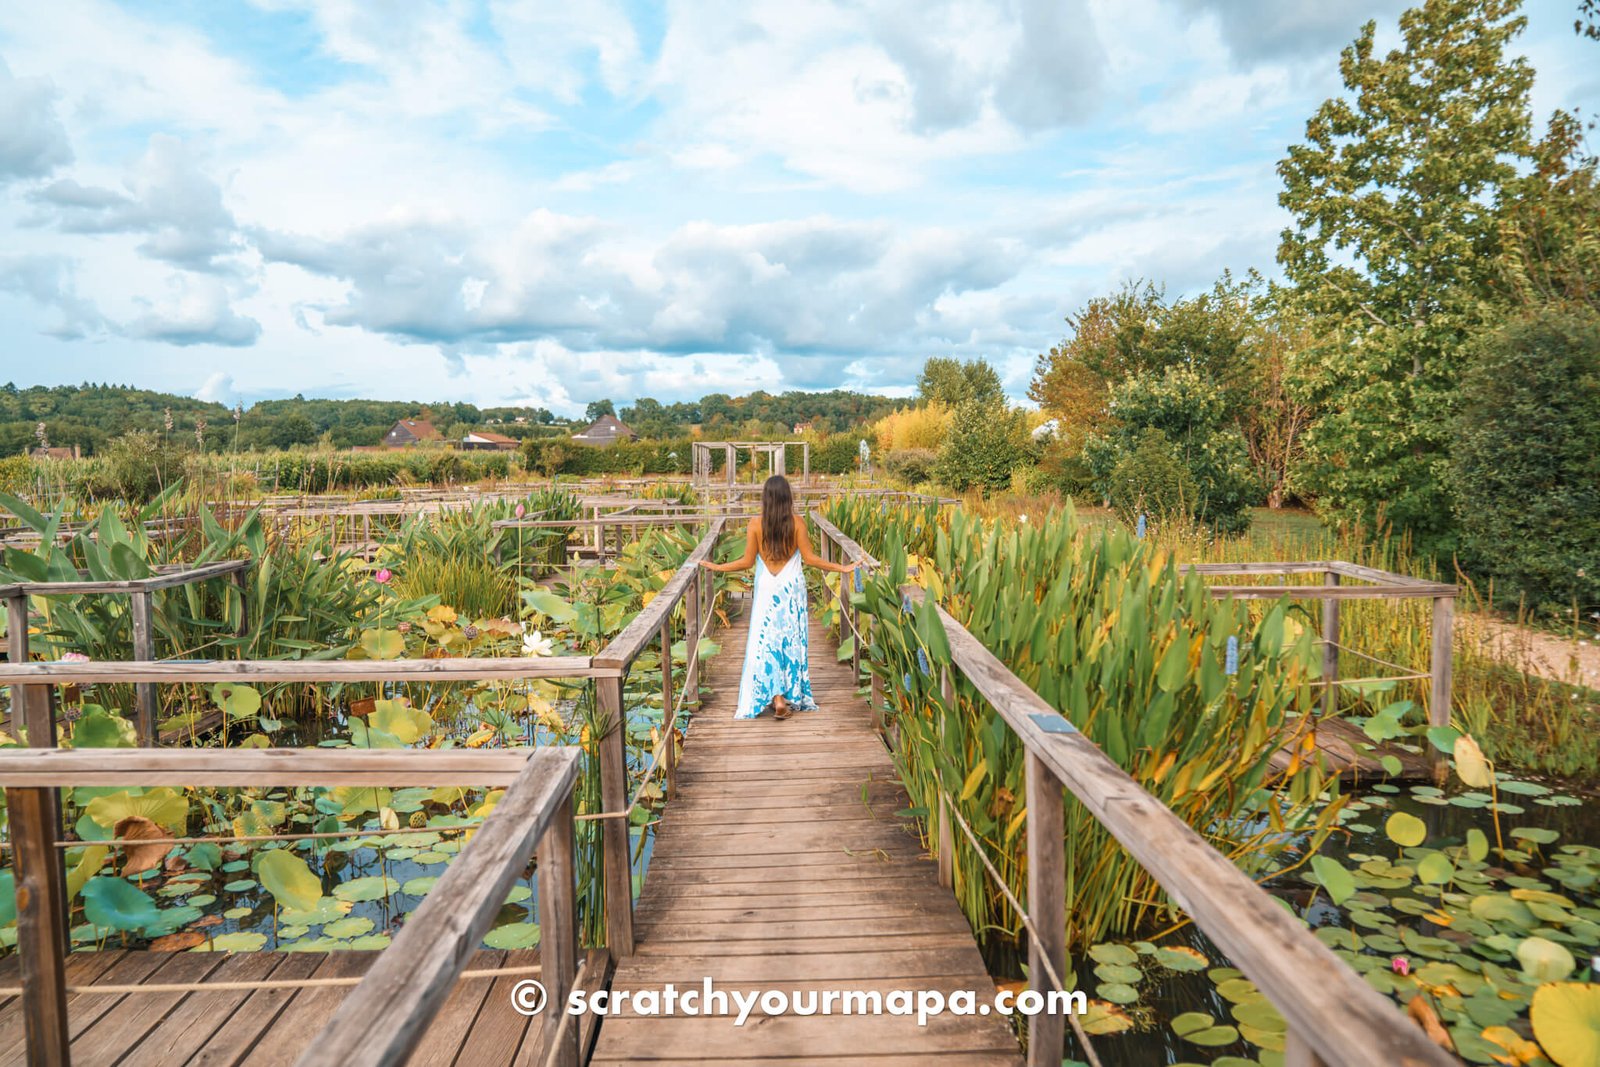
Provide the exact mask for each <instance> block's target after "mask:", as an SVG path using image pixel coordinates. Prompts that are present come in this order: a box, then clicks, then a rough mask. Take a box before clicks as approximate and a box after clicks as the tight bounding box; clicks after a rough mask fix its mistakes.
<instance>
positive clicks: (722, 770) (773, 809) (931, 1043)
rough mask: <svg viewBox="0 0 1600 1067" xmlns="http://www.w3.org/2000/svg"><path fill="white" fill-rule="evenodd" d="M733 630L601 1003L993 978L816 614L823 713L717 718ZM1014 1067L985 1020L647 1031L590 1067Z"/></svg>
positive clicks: (646, 1018) (645, 1024) (1016, 1060)
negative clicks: (665, 992)
mask: <svg viewBox="0 0 1600 1067" xmlns="http://www.w3.org/2000/svg"><path fill="white" fill-rule="evenodd" d="M745 633H746V625H745V620H744V619H743V618H740V619H736V620H735V622H734V625H733V626H732V627H731V628H730V629H729V630H727V631H724V632H723V634H721V635H720V639H721V640H722V642H723V645H724V649H725V651H724V652H723V654H722V655H721V656H719V657H717V658H716V659H715V660H713V661H711V664H710V665H708V668H707V680H708V682H709V684H710V685H711V686H712V688H713V689H714V694H715V695H714V696H712V697H711V698H710V699H708V700H707V702H706V704H705V706H704V707H702V708H701V709H700V710H699V711H698V712H697V713H696V715H695V717H694V719H693V721H692V723H691V725H690V726H689V729H688V732H687V739H686V740H685V742H684V746H683V756H682V759H681V762H680V764H679V771H678V783H679V795H678V797H677V798H676V799H674V800H673V801H672V802H671V803H669V804H668V806H667V810H666V813H665V816H664V818H663V820H662V823H661V825H660V827H659V831H660V833H659V836H658V838H657V840H656V843H655V851H654V855H653V858H652V859H651V862H650V869H649V873H648V875H647V877H646V879H645V883H644V887H643V893H642V896H641V899H640V901H639V904H638V912H637V920H636V931H637V935H638V948H637V951H636V953H635V954H634V955H633V956H631V957H629V958H627V959H623V960H621V961H619V963H618V965H617V969H616V973H615V975H614V977H613V979H612V983H611V989H612V992H613V994H615V993H618V992H621V991H624V990H626V991H630V992H637V991H643V990H657V991H659V990H661V989H662V988H663V987H664V986H665V985H666V984H667V983H672V984H673V985H675V986H676V987H677V988H678V989H679V990H683V989H687V988H691V987H692V988H696V989H699V988H700V987H701V986H702V984H703V983H704V981H705V979H707V978H710V979H711V980H712V981H713V982H715V983H716V985H717V987H718V988H720V989H724V990H729V991H732V990H740V991H747V992H748V991H765V990H782V991H784V992H787V993H796V992H809V991H813V990H815V991H822V990H834V989H837V990H841V991H846V990H876V991H879V992H881V993H883V994H887V993H889V992H891V991H894V990H917V989H938V990H941V991H944V992H945V993H949V992H952V991H954V990H957V989H965V990H973V991H975V999H976V1002H977V1003H979V1004H983V1003H987V1002H988V1001H990V1000H991V999H992V998H993V996H994V991H995V987H994V983H993V981H992V980H991V979H990V977H989V975H988V972H987V971H986V970H985V968H984V963H983V959H982V957H981V956H980V954H979V952H978V948H977V943H976V942H975V940H974V939H973V935H972V931H971V929H970V928H969V926H968V924H967V921H966V919H965V918H964V917H963V916H962V914H961V911H960V909H959V908H958V907H957V905H956V902H955V898H954V897H953V896H952V895H951V893H950V891H949V890H947V889H942V888H940V886H939V884H938V876H937V871H936V867H935V864H934V863H933V861H932V860H931V859H929V858H927V856H926V854H925V853H924V851H923V849H922V847H921V845H920V842H919V840H918V838H917V837H916V836H915V834H914V832H912V831H911V830H909V829H908V828H907V826H906V825H905V824H904V823H903V821H902V820H900V819H898V818H896V816H895V813H896V812H897V811H901V810H903V809H904V808H905V807H906V806H907V805H908V800H907V797H906V794H905V792H904V790H903V789H901V787H900V785H899V784H898V782H897V781H896V779H895V773H894V767H893V764H892V763H891V761H890V757H889V753H888V751H887V750H886V749H885V748H884V745H883V742H882V741H881V740H880V739H879V737H878V735H877V734H876V733H874V732H873V730H872V729H871V727H870V726H869V723H868V711H867V705H866V702H865V700H863V699H862V698H861V697H860V696H858V695H857V687H856V685H855V682H854V680H853V679H852V678H851V677H850V670H849V667H848V665H840V664H838V663H837V662H836V660H835V656H834V644H833V642H832V640H831V639H830V638H829V637H828V636H827V635H826V634H825V632H824V631H823V630H822V628H821V627H820V626H819V625H818V624H817V622H816V621H815V620H814V619H813V621H812V626H811V680H812V686H813V688H814V690H815V693H816V697H817V702H818V704H819V705H820V709H819V710H817V711H812V712H801V711H797V712H795V714H794V716H793V718H791V719H789V720H787V721H785V722H777V721H775V720H773V719H772V717H771V716H770V715H767V716H763V717H761V718H758V719H755V720H750V721H745V722H735V721H733V707H734V703H735V700H736V699H737V694H738V688H739V668H740V665H741V662H742V660H743V653H744V643H745ZM644 1062H650V1063H655V1064H658V1065H659V1064H672V1063H681V1064H689V1063H709V1064H723V1065H727V1064H735V1063H760V1064H763V1065H768V1067H773V1065H790V1064H800V1063H808V1064H829V1063H833V1064H837V1063H866V1064H872V1065H881V1067H891V1065H900V1064H905V1065H911V1064H916V1065H918V1067H928V1065H930V1064H943V1063H948V1064H952V1065H954V1064H963V1065H965V1064H975V1065H987V1064H996V1065H999V1064H1007V1065H1010V1064H1020V1063H1021V1055H1020V1052H1019V1049H1018V1045H1017V1041H1016V1039H1015V1037H1014V1036H1013V1035H1012V1033H1011V1030H1010V1028H1009V1027H1008V1026H1007V1024H1006V1023H1005V1022H1004V1021H1003V1020H1002V1019H1001V1017H999V1016H959V1017H958V1016H954V1015H940V1016H936V1017H933V1018H932V1019H930V1020H929V1022H928V1024H927V1025H926V1026H919V1025H918V1024H917V1020H916V1019H915V1018H914V1017H910V1018H908V1017H904V1016H891V1015H876V1016H875V1015H841V1014H835V1015H831V1016H823V1015H821V1014H817V1015H814V1016H800V1015H795V1014H792V1013H791V1014H786V1015H782V1016H766V1015H763V1014H761V1013H760V1011H759V1009H758V1010H757V1011H756V1012H755V1013H754V1014H752V1015H751V1016H750V1018H749V1019H748V1020H747V1021H746V1022H745V1024H744V1025H743V1026H736V1025H735V1024H734V1019H732V1018H729V1017H687V1016H683V1015H678V1016H673V1017H664V1016H660V1015H648V1014H641V1013H639V1012H636V1011H631V1010H630V1011H628V1012H627V1013H625V1014H617V1015H608V1016H607V1017H606V1018H605V1019H604V1020H603V1021H602V1022H601V1024H600V1034H599V1039H598V1042H597V1044H596V1046H595V1050H594V1055H593V1059H592V1060H591V1063H593V1064H597V1065H598V1064H605V1065H613V1064H627V1063H644Z"/></svg>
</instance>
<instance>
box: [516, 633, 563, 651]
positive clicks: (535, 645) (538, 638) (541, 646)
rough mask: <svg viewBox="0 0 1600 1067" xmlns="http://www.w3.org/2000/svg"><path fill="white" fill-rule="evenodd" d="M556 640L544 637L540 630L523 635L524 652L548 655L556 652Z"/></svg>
mask: <svg viewBox="0 0 1600 1067" xmlns="http://www.w3.org/2000/svg"><path fill="white" fill-rule="evenodd" d="M554 651H555V642H554V641H552V640H551V639H550V638H548V637H544V636H543V635H541V634H540V633H539V631H538V630H535V631H533V633H531V634H523V635H522V654H523V655H524V656H548V655H551V654H552V653H554Z"/></svg>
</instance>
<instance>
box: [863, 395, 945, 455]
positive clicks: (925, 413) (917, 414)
mask: <svg viewBox="0 0 1600 1067" xmlns="http://www.w3.org/2000/svg"><path fill="white" fill-rule="evenodd" d="M954 416H955V411H954V409H953V408H951V407H950V406H949V405H948V404H942V403H940V402H939V401H937V400H932V401H929V402H928V403H926V404H923V405H921V406H919V407H914V408H902V409H901V410H899V411H891V412H890V413H889V414H887V415H885V416H884V417H883V418H881V419H879V420H878V421H877V423H875V424H874V425H873V427H872V430H873V433H874V434H876V435H877V438H878V443H879V444H880V445H881V446H882V447H883V449H884V450H885V451H886V452H888V451H894V452H898V451H900V450H901V449H908V448H915V449H927V450H929V451H934V452H937V451H938V450H939V448H940V446H942V445H943V444H944V441H945V438H946V437H948V436H950V427H951V424H952V423H953V422H954Z"/></svg>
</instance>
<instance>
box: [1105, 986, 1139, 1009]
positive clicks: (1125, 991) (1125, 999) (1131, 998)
mask: <svg viewBox="0 0 1600 1067" xmlns="http://www.w3.org/2000/svg"><path fill="white" fill-rule="evenodd" d="M1095 993H1096V994H1098V995H1099V997H1100V999H1101V1000H1106V1001H1110V1002H1111V1003H1112V1004H1133V1003H1135V1002H1137V1001H1138V999H1139V991H1138V990H1137V989H1135V988H1133V986H1131V985H1126V984H1124V983H1122V982H1106V983H1105V984H1104V985H1101V986H1098V987H1096V988H1095Z"/></svg>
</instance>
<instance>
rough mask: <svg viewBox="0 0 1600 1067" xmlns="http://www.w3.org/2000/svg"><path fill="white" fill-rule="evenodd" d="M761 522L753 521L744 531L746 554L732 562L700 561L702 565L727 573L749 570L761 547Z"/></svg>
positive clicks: (710, 569)
mask: <svg viewBox="0 0 1600 1067" xmlns="http://www.w3.org/2000/svg"><path fill="white" fill-rule="evenodd" d="M760 541H761V524H760V523H759V522H752V523H751V524H750V526H749V528H748V529H747V530H745V532H744V555H742V556H740V557H739V558H738V559H736V560H733V561H732V562H730V563H713V562H711V561H710V560H709V559H703V560H701V561H700V566H702V567H704V568H705V569H706V570H708V571H718V572H720V573H722V574H727V573H729V572H730V571H747V570H749V569H750V568H751V567H752V566H754V565H755V562H756V549H757V548H759V547H760Z"/></svg>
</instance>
